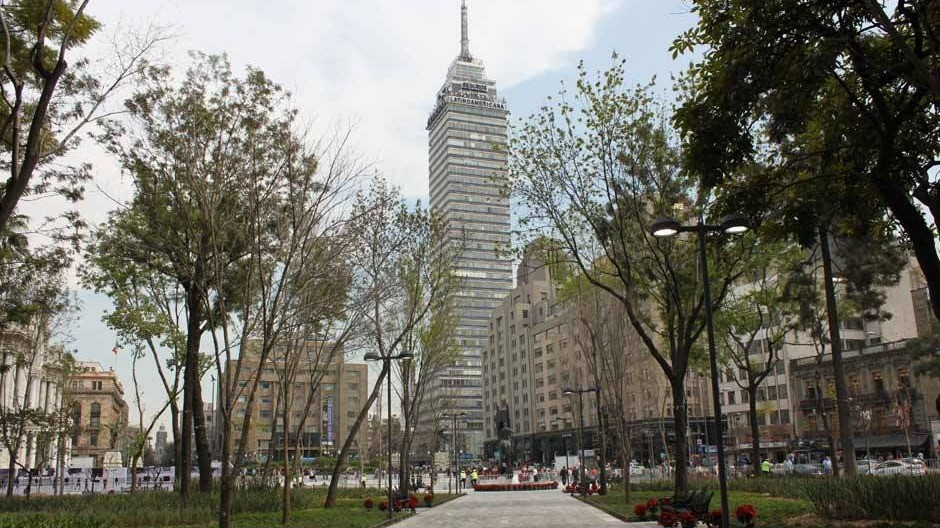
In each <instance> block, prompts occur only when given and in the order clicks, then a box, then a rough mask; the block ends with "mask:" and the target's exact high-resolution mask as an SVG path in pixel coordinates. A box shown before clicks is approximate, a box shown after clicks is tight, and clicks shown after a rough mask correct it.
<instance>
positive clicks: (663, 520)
mask: <svg viewBox="0 0 940 528" xmlns="http://www.w3.org/2000/svg"><path fill="white" fill-rule="evenodd" d="M658 522H659V524H660V525H661V526H664V527H665V528H673V526H675V525H676V524H678V522H679V519H678V518H677V517H676V515H675V514H674V513H672V512H662V513H661V514H660V515H659V521H658Z"/></svg>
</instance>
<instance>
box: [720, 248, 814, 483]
mask: <svg viewBox="0 0 940 528" xmlns="http://www.w3.org/2000/svg"><path fill="white" fill-rule="evenodd" d="M802 256H803V255H802V251H801V250H800V249H799V248H798V247H796V246H795V245H786V244H780V243H776V244H775V243H773V242H764V243H762V244H761V251H760V252H756V253H755V255H753V257H752V258H751V259H750V261H749V262H748V265H749V266H750V267H751V269H752V270H753V277H752V278H753V280H752V281H750V282H748V283H747V284H744V285H741V286H738V287H735V288H732V289H731V291H730V292H729V293H728V297H727V298H726V299H725V303H724V305H723V306H722V308H721V310H719V311H718V313H716V314H715V330H716V331H715V333H716V335H718V336H721V338H719V340H718V343H716V345H717V346H718V349H719V353H720V354H722V356H724V358H725V360H726V361H725V363H726V365H730V366H731V367H733V368H729V369H728V373H729V374H731V375H730V376H729V377H730V378H731V379H733V380H734V381H735V383H736V384H737V385H738V386H739V387H740V388H742V389H744V390H746V391H747V394H748V408H749V412H748V422H749V423H750V435H751V469H752V471H753V472H754V476H758V477H759V476H760V475H761V466H760V459H761V454H760V440H761V432H760V427H759V422H758V409H757V402H758V398H757V391H758V388H759V387H760V386H761V384H762V383H763V382H764V380H765V379H767V377H768V376H770V375H771V374H773V373H774V372H775V371H777V368H778V365H779V364H780V361H781V358H780V350H781V349H782V347H783V345H784V340H785V338H786V336H787V334H788V332H789V331H790V330H791V329H792V327H793V324H794V321H793V320H794V317H795V312H796V307H795V306H794V303H793V302H790V301H788V299H787V298H786V293H787V290H788V288H789V285H790V277H791V274H792V273H794V272H795V269H794V268H795V267H796V266H797V265H798V263H799V260H800V258H801V257H802ZM749 278H750V277H749Z"/></svg>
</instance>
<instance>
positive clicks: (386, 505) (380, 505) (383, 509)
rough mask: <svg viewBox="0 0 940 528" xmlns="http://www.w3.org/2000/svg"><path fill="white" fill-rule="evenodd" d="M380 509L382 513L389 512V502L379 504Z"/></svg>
mask: <svg viewBox="0 0 940 528" xmlns="http://www.w3.org/2000/svg"><path fill="white" fill-rule="evenodd" d="M379 509H380V510H382V511H385V510H387V509H388V501H387V500H384V501H382V502H380V503H379Z"/></svg>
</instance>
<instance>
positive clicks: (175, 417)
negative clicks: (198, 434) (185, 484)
mask: <svg viewBox="0 0 940 528" xmlns="http://www.w3.org/2000/svg"><path fill="white" fill-rule="evenodd" d="M170 420H171V421H172V423H171V424H170V427H171V428H172V431H173V471H174V472H175V473H176V474H175V479H174V480H175V481H176V485H177V486H179V482H180V479H181V478H182V475H183V472H182V467H181V466H180V463H181V462H182V460H181V458H182V455H181V453H182V449H183V446H182V444H181V443H180V440H181V439H182V438H183V433H182V432H181V431H180V407H179V404H178V403H172V404H170Z"/></svg>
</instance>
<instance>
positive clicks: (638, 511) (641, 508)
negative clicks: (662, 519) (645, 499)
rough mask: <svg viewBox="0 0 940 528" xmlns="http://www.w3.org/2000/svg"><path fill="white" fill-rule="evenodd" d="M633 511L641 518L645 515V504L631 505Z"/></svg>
mask: <svg viewBox="0 0 940 528" xmlns="http://www.w3.org/2000/svg"><path fill="white" fill-rule="evenodd" d="M633 513H634V514H635V515H636V516H637V517H639V518H641V519H642V518H643V517H646V505H645V504H637V505H636V506H634V507H633Z"/></svg>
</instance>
